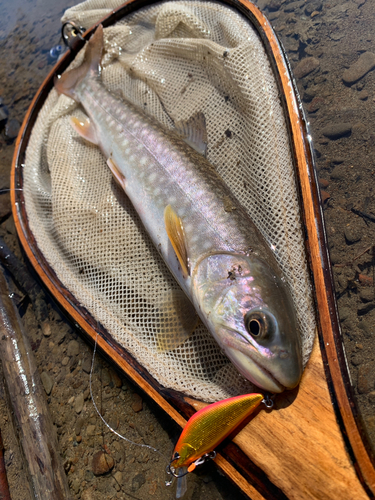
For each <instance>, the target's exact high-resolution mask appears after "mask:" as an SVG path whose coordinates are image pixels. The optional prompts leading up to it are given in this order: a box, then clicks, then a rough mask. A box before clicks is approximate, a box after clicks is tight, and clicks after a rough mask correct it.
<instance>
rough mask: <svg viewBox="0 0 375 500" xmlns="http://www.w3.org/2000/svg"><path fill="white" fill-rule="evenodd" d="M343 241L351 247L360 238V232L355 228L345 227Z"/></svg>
mask: <svg viewBox="0 0 375 500" xmlns="http://www.w3.org/2000/svg"><path fill="white" fill-rule="evenodd" d="M344 235H345V240H346V243H347V244H348V245H352V244H353V243H356V242H357V241H360V240H361V238H362V231H361V230H360V229H359V228H357V227H355V226H347V227H346V228H345V229H344Z"/></svg>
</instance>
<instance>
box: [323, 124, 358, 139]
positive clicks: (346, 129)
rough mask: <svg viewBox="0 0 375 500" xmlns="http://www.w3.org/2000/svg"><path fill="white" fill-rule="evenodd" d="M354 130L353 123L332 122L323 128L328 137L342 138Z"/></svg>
mask: <svg viewBox="0 0 375 500" xmlns="http://www.w3.org/2000/svg"><path fill="white" fill-rule="evenodd" d="M351 132H352V125H351V123H331V124H330V125H327V126H326V127H324V128H323V129H322V134H323V135H324V136H325V137H328V139H340V137H344V136H348V135H350V134H351Z"/></svg>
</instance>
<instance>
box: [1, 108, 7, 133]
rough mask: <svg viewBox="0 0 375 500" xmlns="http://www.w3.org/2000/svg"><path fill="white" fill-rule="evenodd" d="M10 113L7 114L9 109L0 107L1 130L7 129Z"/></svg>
mask: <svg viewBox="0 0 375 500" xmlns="http://www.w3.org/2000/svg"><path fill="white" fill-rule="evenodd" d="M8 115H9V112H8V113H7V108H6V107H5V106H1V107H0V130H1V129H2V128H3V127H5V124H6V122H7V120H8Z"/></svg>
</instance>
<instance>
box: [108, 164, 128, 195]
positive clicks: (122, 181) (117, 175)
mask: <svg viewBox="0 0 375 500" xmlns="http://www.w3.org/2000/svg"><path fill="white" fill-rule="evenodd" d="M107 165H108V166H109V168H110V170H111V172H112V174H113V177H114V178H115V179H116V181H117V182H118V183H119V184H120V186H121V187H122V189H124V190H125V188H126V182H125V177H124V175H123V173H122V172H121V170H120V168H119V167H118V166H117V165H116V163H115V162H114V160H113V158H108V160H107Z"/></svg>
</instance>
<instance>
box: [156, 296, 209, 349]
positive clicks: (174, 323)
mask: <svg viewBox="0 0 375 500" xmlns="http://www.w3.org/2000/svg"><path fill="white" fill-rule="evenodd" d="M161 302H162V306H161V307H160V308H159V315H158V325H157V327H158V335H157V350H158V352H167V351H172V350H173V349H176V347H178V346H180V345H181V344H183V343H184V342H185V340H187V339H188V338H189V337H190V336H191V335H192V334H193V332H194V330H195V329H196V327H197V325H198V321H199V318H198V315H197V313H196V310H195V308H194V306H193V304H192V303H191V302H190V300H189V299H188V298H187V297H186V295H185V294H184V292H183V291H182V290H180V289H177V290H169V291H168V292H166V293H165V294H164V296H163V298H162V301H161Z"/></svg>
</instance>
